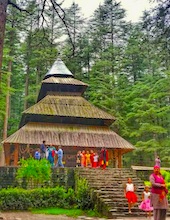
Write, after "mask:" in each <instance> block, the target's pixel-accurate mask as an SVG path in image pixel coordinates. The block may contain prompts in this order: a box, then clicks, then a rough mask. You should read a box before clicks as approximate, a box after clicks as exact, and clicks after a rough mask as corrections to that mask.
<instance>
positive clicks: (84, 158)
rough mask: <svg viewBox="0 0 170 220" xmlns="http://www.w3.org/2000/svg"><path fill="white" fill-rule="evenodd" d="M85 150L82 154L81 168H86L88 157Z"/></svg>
mask: <svg viewBox="0 0 170 220" xmlns="http://www.w3.org/2000/svg"><path fill="white" fill-rule="evenodd" d="M85 154H86V153H85V150H83V151H82V152H81V167H86V156H85Z"/></svg>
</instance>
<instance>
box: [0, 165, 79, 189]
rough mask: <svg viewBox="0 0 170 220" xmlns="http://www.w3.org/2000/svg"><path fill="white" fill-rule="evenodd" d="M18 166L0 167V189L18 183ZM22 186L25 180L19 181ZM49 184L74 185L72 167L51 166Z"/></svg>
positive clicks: (24, 186)
mask: <svg viewBox="0 0 170 220" xmlns="http://www.w3.org/2000/svg"><path fill="white" fill-rule="evenodd" d="M17 169H18V167H14V166H9V167H0V189H2V188H9V187H18V186H19V185H20V184H19V182H18V181H17V180H16V171H17ZM21 185H22V187H23V188H26V182H25V181H24V179H23V181H22V183H21ZM50 185H51V186H52V187H55V186H64V187H66V188H69V187H72V188H74V186H75V179H74V168H64V169H63V168H52V178H51V182H50Z"/></svg>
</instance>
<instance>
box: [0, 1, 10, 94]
mask: <svg viewBox="0 0 170 220" xmlns="http://www.w3.org/2000/svg"><path fill="white" fill-rule="evenodd" d="M7 5H8V0H0V90H1V78H2V57H3V44H4V36H5V23H6V15H7V14H6V10H7Z"/></svg>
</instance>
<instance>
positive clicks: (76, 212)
mask: <svg viewBox="0 0 170 220" xmlns="http://www.w3.org/2000/svg"><path fill="white" fill-rule="evenodd" d="M31 212H32V213H35V214H48V215H66V216H69V217H73V218H76V217H78V216H84V215H85V216H89V217H96V216H100V215H99V213H97V212H95V211H93V210H81V209H75V208H71V209H65V208H64V209H63V208H44V209H32V210H31Z"/></svg>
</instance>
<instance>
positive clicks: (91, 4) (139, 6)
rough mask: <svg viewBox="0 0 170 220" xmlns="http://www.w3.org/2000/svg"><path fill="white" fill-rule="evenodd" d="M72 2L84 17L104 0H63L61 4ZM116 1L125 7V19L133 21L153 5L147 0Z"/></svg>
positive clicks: (91, 12)
mask: <svg viewBox="0 0 170 220" xmlns="http://www.w3.org/2000/svg"><path fill="white" fill-rule="evenodd" d="M73 2H75V3H77V4H79V6H80V7H81V8H82V13H83V14H84V16H85V17H89V16H90V15H92V14H93V12H94V10H95V9H96V8H97V7H98V6H99V4H100V3H103V2H104V0H65V2H64V4H63V6H64V7H69V6H70V5H71V4H72V3H73ZM117 2H121V4H122V7H123V8H124V9H126V15H127V17H126V19H127V21H133V22H136V21H139V18H140V17H141V16H142V12H143V11H144V10H148V9H150V8H152V7H153V6H154V5H153V3H150V2H149V0H118V1H117Z"/></svg>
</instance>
